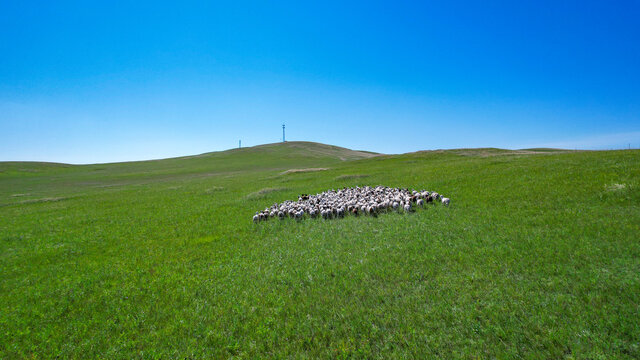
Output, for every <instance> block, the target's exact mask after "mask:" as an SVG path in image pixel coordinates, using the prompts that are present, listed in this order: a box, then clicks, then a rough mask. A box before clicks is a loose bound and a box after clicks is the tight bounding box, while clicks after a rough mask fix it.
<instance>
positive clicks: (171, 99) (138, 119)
mask: <svg viewBox="0 0 640 360" xmlns="http://www.w3.org/2000/svg"><path fill="white" fill-rule="evenodd" d="M132 3H135V4H132ZM346 3H347V2H344V1H335V2H333V1H322V2H317V3H316V4H301V2H297V1H296V2H271V1H264V2H244V1H230V2H224V3H223V2H218V1H206V2H187V1H181V2H167V3H163V2H159V1H153V2H151V1H150V2H144V1H135V2H129V1H108V2H104V3H102V4H99V3H98V2H95V1H77V2H67V1H40V2H38V1H3V2H1V3H0V160H44V161H59V162H71V163H93V162H110V161H123V160H135V159H151V158H162V157H170V156H179V155H191V154H197V153H202V152H207V151H215V150H223V149H228V148H232V147H236V146H237V144H238V140H239V139H242V143H243V145H246V146H252V145H257V144H262V143H270V142H276V141H279V140H280V139H281V124H282V123H283V122H284V123H286V125H287V139H288V140H308V141H317V142H322V143H329V144H335V145H340V146H345V147H349V148H355V149H366V150H372V151H379V152H385V153H401V152H408V151H416V150H422V149H437V148H458V147H485V146H492V147H503V148H525V147H537V146H553V147H568V148H586V149H602V148H621V147H627V146H628V145H627V144H628V143H631V146H632V147H640V20H639V19H640V2H638V1H618V2H610V1H599V2H593V1H531V2H528V3H522V2H518V1H502V2H500V1H489V2H487V1H477V2H457V3H455V4H447V3H448V2H443V1H438V2H419V1H407V2H401V1H394V2H374V1H353V2H349V3H348V4H346Z"/></svg>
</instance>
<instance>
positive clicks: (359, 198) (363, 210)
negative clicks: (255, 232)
mask: <svg viewBox="0 0 640 360" xmlns="http://www.w3.org/2000/svg"><path fill="white" fill-rule="evenodd" d="M436 201H439V202H441V203H442V204H444V205H449V202H450V200H449V198H446V197H443V196H442V195H440V194H438V193H437V192H430V191H415V190H409V189H400V188H390V187H387V186H376V187H374V188H372V187H369V186H365V187H359V186H356V187H354V188H343V189H339V190H328V191H325V192H322V193H320V194H316V195H308V194H302V195H300V196H299V197H298V201H290V200H286V201H284V202H283V203H281V204H273V205H272V206H271V207H268V208H265V209H264V210H262V211H258V212H256V214H255V215H254V216H253V221H254V222H260V221H265V220H268V219H270V218H275V217H277V218H279V219H281V220H282V219H284V218H285V217H290V218H293V219H297V220H301V219H303V218H304V217H305V215H309V216H310V217H312V218H316V217H318V216H321V217H322V218H323V219H333V218H341V217H344V216H345V215H348V214H352V215H354V216H357V215H359V214H366V215H370V216H377V215H378V213H380V212H386V211H404V212H412V211H414V210H415V208H416V207H423V206H424V205H425V204H427V203H433V202H436Z"/></svg>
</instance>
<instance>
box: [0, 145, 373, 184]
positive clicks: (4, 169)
mask: <svg viewBox="0 0 640 360" xmlns="http://www.w3.org/2000/svg"><path fill="white" fill-rule="evenodd" d="M377 155H378V154H375V153H371V152H364V151H355V150H350V149H346V148H342V147H338V146H332V145H325V144H319V143H314V142H303V141H292V142H286V143H274V144H266V145H258V146H254V147H247V148H241V149H231V150H226V151H217V152H210V153H204V154H200V155H194V156H185V157H177V158H169V159H161V160H147V161H132V162H122V163H108V164H90V165H69V164H58V163H43V162H0V178H3V177H12V178H14V179H17V178H22V179H25V178H41V177H43V176H45V177H46V176H56V179H60V181H63V180H64V179H65V178H66V179H69V181H73V182H77V181H79V180H83V181H85V182H91V183H93V182H95V181H98V182H100V183H101V182H102V181H103V180H106V179H120V180H131V181H134V182H135V181H137V180H142V179H149V178H152V177H153V178H155V179H161V178H179V177H182V176H191V175H196V176H211V175H221V174H231V173H237V172H252V171H268V170H275V171H286V170H289V169H300V168H308V167H322V168H326V167H332V166H335V165H337V164H339V163H342V162H344V161H351V160H359V159H366V158H370V157H373V156H377ZM16 176H17V177H16ZM21 181H22V180H21Z"/></svg>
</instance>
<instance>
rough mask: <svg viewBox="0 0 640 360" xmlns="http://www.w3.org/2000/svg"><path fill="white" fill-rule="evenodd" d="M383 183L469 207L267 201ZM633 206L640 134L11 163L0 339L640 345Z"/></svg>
mask: <svg viewBox="0 0 640 360" xmlns="http://www.w3.org/2000/svg"><path fill="white" fill-rule="evenodd" d="M304 169H313V170H307V171H300V170H304ZM376 184H384V185H389V186H402V187H410V188H420V189H429V190H436V191H438V192H441V193H443V194H446V195H447V196H449V197H450V198H451V199H452V200H451V201H452V204H451V206H450V207H448V208H445V207H442V206H435V207H431V208H428V209H426V210H423V211H418V212H416V213H413V214H407V215H402V214H396V213H392V214H385V215H381V216H379V217H378V218H371V217H357V218H356V217H348V218H345V219H342V220H332V221H324V220H310V219H308V220H304V221H300V222H296V221H293V220H284V221H270V222H266V223H260V224H253V223H252V222H251V220H250V219H251V215H252V214H253V213H254V212H255V211H256V210H258V209H261V208H264V207H265V206H268V205H271V204H273V203H274V202H280V201H283V200H285V199H294V198H295V197H296V195H297V194H299V193H315V192H319V191H323V190H326V189H329V188H338V187H342V186H354V185H376ZM638 224H640V151H636V150H630V151H602V152H572V151H559V150H555V149H526V150H519V151H508V150H499V149H459V150H450V151H431V152H418V153H412V154H404V155H384V156H376V154H371V153H368V152H359V151H352V150H348V149H343V148H338V147H332V146H328V145H322V144H314V143H299V142H291V143H286V144H271V145H264V146H259V147H254V148H246V149H238V150H230V151H226V152H218V153H208V154H202V155H198V156H192V157H183V158H175V159H165V160H155V161H145V162H130V163H116V164H96V165H65V164H47V163H44V164H43V163H0V273H1V274H2V277H1V278H0V304H1V305H2V311H0V329H1V331H0V358H14V357H18V358H20V357H36V358H52V357H56V356H57V357H61V358H87V357H89V358H94V357H103V358H133V357H140V358H185V357H191V358H210V357H213V358H220V357H222V358H227V357H238V358H256V357H258V358H264V357H286V356H291V357H308V358H317V357H323V358H326V357H329V358H346V357H355V358H389V357H410V358H425V357H442V358H477V357H481V358H488V357H497V358H516V357H524V358H638V357H640V342H639V340H638V339H640V327H638V325H637V324H638V323H640V312H639V308H638V304H640V275H639V274H640V242H638V235H639V234H640V225H638Z"/></svg>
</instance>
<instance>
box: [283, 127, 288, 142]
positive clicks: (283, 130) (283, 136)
mask: <svg viewBox="0 0 640 360" xmlns="http://www.w3.org/2000/svg"><path fill="white" fill-rule="evenodd" d="M286 141H287V140H285V138H284V124H282V142H286Z"/></svg>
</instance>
